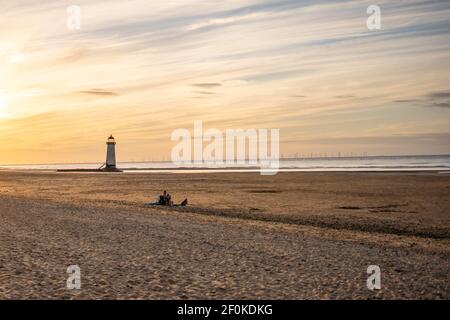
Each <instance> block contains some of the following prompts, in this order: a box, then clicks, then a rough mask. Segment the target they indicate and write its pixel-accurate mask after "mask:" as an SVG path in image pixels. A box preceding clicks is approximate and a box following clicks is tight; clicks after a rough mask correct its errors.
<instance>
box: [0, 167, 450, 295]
mask: <svg viewBox="0 0 450 320" xmlns="http://www.w3.org/2000/svg"><path fill="white" fill-rule="evenodd" d="M164 189H167V190H168V191H169V192H170V193H171V194H172V196H173V199H174V200H175V202H177V203H179V202H181V201H182V200H183V199H184V198H186V197H187V198H188V199H189V206H188V207H186V208H163V207H147V206H145V205H144V203H145V202H152V201H155V200H156V198H157V195H158V194H160V193H161V192H162V190H164ZM0 248H1V249H0V298H1V299H11V298H19V299H27V298H38V299H54V298H64V299H77V298H78V299H81V298H83V299H85V298H89V299H90V298H95V299H115V298H117V299H211V298H214V299H396V298H399V299H449V298H450V288H449V284H450V276H449V274H450V259H449V258H450V175H449V174H439V173H432V172H429V173H426V172H423V173H381V172H379V173H300V172H296V173H294V172H290V173H279V174H277V175H275V176H261V175H259V174H258V173H204V174H203V173H202V174H198V173H195V174H193V173H192V174H189V173H187V174H186V173H175V174H168V173H167V174H165V173H139V172H134V173H117V174H114V173H109V174H108V173H57V172H37V171H12V170H0ZM69 265H78V266H79V267H80V269H81V289H80V290H68V289H67V288H66V279H67V277H68V274H67V273H66V269H67V267H68V266H69ZM369 265H378V266H379V267H380V268H381V290H369V289H368V288H367V285H366V280H367V277H368V276H369V275H368V274H367V267H368V266H369Z"/></svg>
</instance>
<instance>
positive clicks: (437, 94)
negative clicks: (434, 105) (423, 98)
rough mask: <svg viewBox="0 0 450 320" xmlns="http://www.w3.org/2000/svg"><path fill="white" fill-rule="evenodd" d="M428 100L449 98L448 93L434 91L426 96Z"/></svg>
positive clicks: (449, 94) (449, 92)
mask: <svg viewBox="0 0 450 320" xmlns="http://www.w3.org/2000/svg"><path fill="white" fill-rule="evenodd" d="M427 97H428V98H430V99H445V98H450V91H436V92H431V93H429V94H428V95H427Z"/></svg>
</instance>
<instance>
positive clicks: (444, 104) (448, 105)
mask: <svg viewBox="0 0 450 320" xmlns="http://www.w3.org/2000/svg"><path fill="white" fill-rule="evenodd" d="M429 106H430V107H438V108H450V101H449V102H435V103H432V104H430V105H429Z"/></svg>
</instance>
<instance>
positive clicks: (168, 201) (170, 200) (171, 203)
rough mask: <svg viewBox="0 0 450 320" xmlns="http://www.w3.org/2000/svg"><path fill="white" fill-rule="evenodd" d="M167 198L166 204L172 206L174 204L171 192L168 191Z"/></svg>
mask: <svg viewBox="0 0 450 320" xmlns="http://www.w3.org/2000/svg"><path fill="white" fill-rule="evenodd" d="M166 200H167V202H166V206H172V205H173V202H172V196H171V195H170V193H167V196H166Z"/></svg>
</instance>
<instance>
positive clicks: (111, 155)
mask: <svg viewBox="0 0 450 320" xmlns="http://www.w3.org/2000/svg"><path fill="white" fill-rule="evenodd" d="M106 146H107V147H106V168H105V169H106V170H112V171H115V170H117V168H116V141H115V140H114V137H113V136H112V135H110V136H109V138H108V140H107V141H106Z"/></svg>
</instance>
